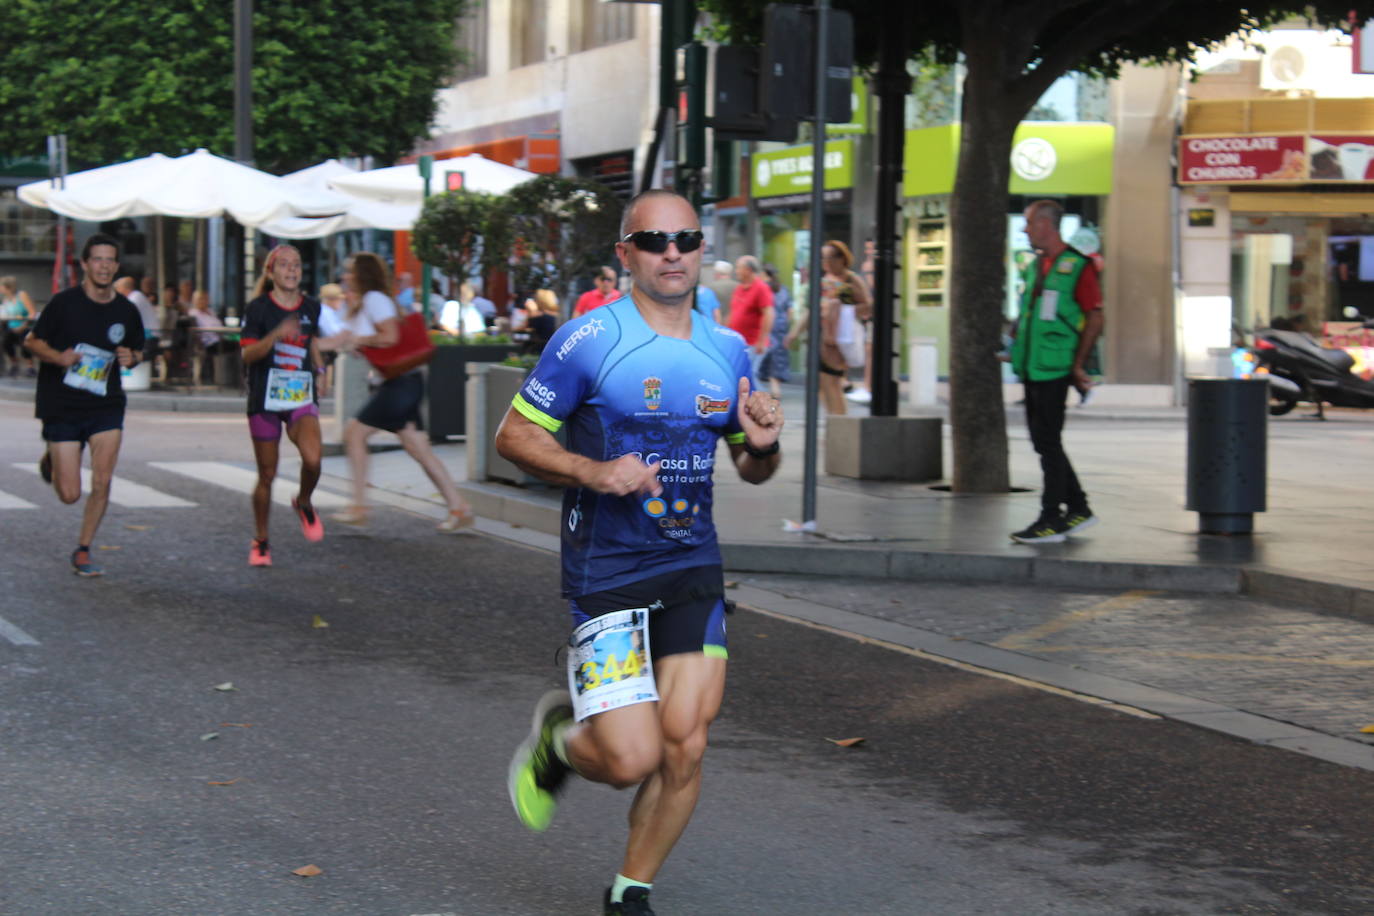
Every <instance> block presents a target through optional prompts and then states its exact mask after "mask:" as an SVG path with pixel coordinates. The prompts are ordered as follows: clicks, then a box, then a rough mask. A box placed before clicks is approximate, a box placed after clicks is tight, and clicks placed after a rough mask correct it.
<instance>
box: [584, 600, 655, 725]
mask: <svg viewBox="0 0 1374 916" xmlns="http://www.w3.org/2000/svg"><path fill="white" fill-rule="evenodd" d="M650 658H651V656H650V655H649V609H648V608H631V609H629V610H624V611H614V612H612V613H610V614H603V615H601V616H600V617H596V618H594V619H592V620H588V621H587V622H586V623H584V624H582V625H581V626H580V627H578V628H577V629H576V630H574V631H573V634H572V639H571V640H570V646H569V650H568V692H569V693H571V694H572V698H573V711H574V714H575V715H576V717H577V721H579V722H581V721H582V720H583V719H585V718H587V717H588V716H591V715H595V714H596V713H599V712H607V711H609V710H612V709H619V708H620V707H622V706H630V705H633V704H635V703H648V702H653V701H655V700H657V699H658V690H657V689H656V688H655V686H654V674H653V666H652V663H651V661H650Z"/></svg>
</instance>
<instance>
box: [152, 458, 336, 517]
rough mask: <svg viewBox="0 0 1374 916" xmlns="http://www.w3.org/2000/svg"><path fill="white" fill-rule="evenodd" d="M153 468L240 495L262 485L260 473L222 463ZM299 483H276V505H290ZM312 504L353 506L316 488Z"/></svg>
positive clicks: (154, 463)
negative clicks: (259, 481)
mask: <svg viewBox="0 0 1374 916" xmlns="http://www.w3.org/2000/svg"><path fill="white" fill-rule="evenodd" d="M148 466H149V467H154V468H158V469H159V470H163V471H171V472H172V473H173V474H181V475H182V476H183V477H190V478H191V479H193V480H199V481H202V482H204V483H210V484H214V485H215V486H217V487H225V488H226V489H230V490H235V491H237V492H239V493H252V492H253V488H254V487H256V486H257V485H258V473H257V471H253V470H249V469H248V468H241V467H235V466H234V465H232V464H224V463H223V462H219V461H150V462H149V463H148ZM296 490H297V481H294V480H283V479H282V478H281V477H278V478H277V479H276V480H274V481H272V502H274V503H277V504H278V505H281V506H290V505H291V498H292V497H293V496H295V495H296ZM310 502H311V503H312V504H314V505H316V506H318V507H320V508H321V509H341V508H343V507H344V506H347V505H349V500H348V499H346V498H345V497H343V496H339V495H337V494H335V493H330V492H328V491H327V490H320V489H316V490H315V494H314V496H312V497H311V499H310Z"/></svg>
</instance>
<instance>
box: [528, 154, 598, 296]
mask: <svg viewBox="0 0 1374 916" xmlns="http://www.w3.org/2000/svg"><path fill="white" fill-rule="evenodd" d="M506 201H507V206H508V207H509V209H510V214H511V230H512V232H513V234H514V249H513V253H512V260H511V274H512V279H513V280H514V281H515V287H516V289H518V290H522V291H525V292H529V291H532V290H535V289H541V288H542V289H552V290H555V291H558V292H561V293H562V294H563V298H564V299H565V300H566V299H567V298H568V297H569V296H570V295H571V292H572V285H573V282H574V281H575V280H576V279H577V278H578V277H580V276H584V275H586V274H590V273H592V272H593V271H595V270H596V268H597V267H599V266H601V265H603V264H606V263H609V262H610V260H611V256H612V251H613V248H614V244H615V239H616V233H617V232H618V231H619V229H620V214H621V210H622V209H623V205H622V204H621V202H620V199H619V198H617V197H616V196H615V192H614V191H612V190H611V189H610V188H608V187H606V186H605V185H603V184H601V183H600V182H597V181H592V180H591V179H588V178H564V177H562V176H559V175H540V176H539V177H538V178H535V179H532V180H530V181H527V182H525V183H524V184H520V185H517V186H516V187H514V188H512V189H511V190H510V191H509V192H508V193H507V194H506Z"/></svg>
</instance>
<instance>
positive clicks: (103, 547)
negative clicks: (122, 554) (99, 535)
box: [100, 544, 124, 550]
mask: <svg viewBox="0 0 1374 916" xmlns="http://www.w3.org/2000/svg"><path fill="white" fill-rule="evenodd" d="M100 549H101V550H123V549H124V548H122V547H120V546H119V545H118V544H101V545H100Z"/></svg>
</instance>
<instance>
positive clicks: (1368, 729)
mask: <svg viewBox="0 0 1374 916" xmlns="http://www.w3.org/2000/svg"><path fill="white" fill-rule="evenodd" d="M1360 731H1361V732H1362V733H1364V734H1366V735H1374V725H1366V726H1365V727H1364V728H1362V729H1360Z"/></svg>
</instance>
